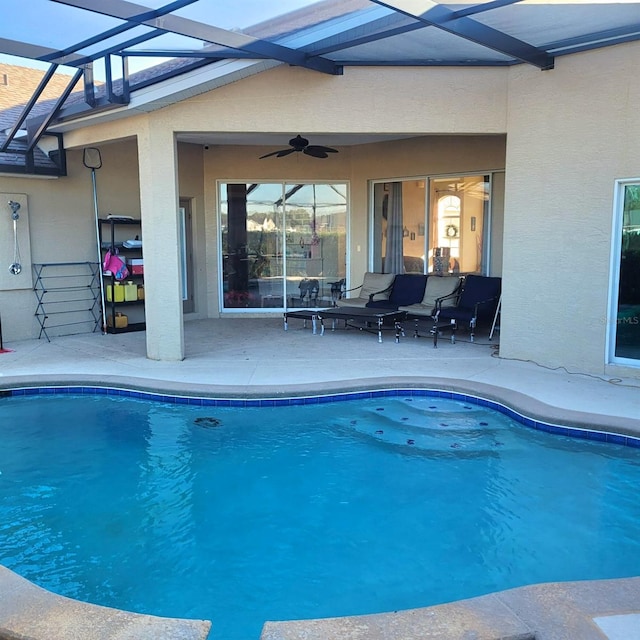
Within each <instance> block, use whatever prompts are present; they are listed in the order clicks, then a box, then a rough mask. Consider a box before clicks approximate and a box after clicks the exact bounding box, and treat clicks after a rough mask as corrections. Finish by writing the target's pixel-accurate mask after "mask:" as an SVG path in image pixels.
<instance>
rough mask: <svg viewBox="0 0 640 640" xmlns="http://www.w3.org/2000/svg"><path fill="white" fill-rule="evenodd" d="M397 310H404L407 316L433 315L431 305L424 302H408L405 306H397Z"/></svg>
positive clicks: (429, 316) (428, 316)
mask: <svg viewBox="0 0 640 640" xmlns="http://www.w3.org/2000/svg"><path fill="white" fill-rule="evenodd" d="M398 311H406V312H407V314H408V316H407V317H411V316H412V315H413V316H425V317H427V318H431V317H432V316H433V307H431V306H427V305H426V304H409V305H407V306H401V307H398Z"/></svg>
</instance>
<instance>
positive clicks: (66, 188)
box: [0, 140, 140, 341]
mask: <svg viewBox="0 0 640 640" xmlns="http://www.w3.org/2000/svg"><path fill="white" fill-rule="evenodd" d="M100 150H101V155H102V168H101V169H98V170H97V171H96V184H97V192H98V208H99V211H100V215H101V216H106V215H107V214H109V213H119V214H124V215H131V216H139V215H140V196H139V192H138V158H137V151H136V143H135V140H127V141H122V142H119V143H118V144H105V145H100ZM67 161H68V176H67V177H65V178H58V179H55V180H44V179H34V178H21V177H17V178H16V177H8V176H0V192H12V193H21V194H24V197H25V198H26V199H27V201H28V212H29V233H30V238H29V240H30V248H31V252H30V253H31V261H32V262H35V263H43V262H83V261H97V243H96V232H95V214H94V208H93V188H92V181H91V171H90V170H89V169H87V168H86V167H85V166H84V165H83V164H82V151H81V150H72V151H70V152H69V153H68V158H67ZM19 224H20V223H19ZM25 253H26V252H25ZM12 256H13V254H12V253H11V256H7V258H5V260H4V262H6V263H7V264H6V265H5V264H1V265H0V268H1V269H2V270H3V271H4V270H5V269H8V267H9V264H10V263H11V262H12V260H13V257H12ZM24 257H25V260H23V270H24V271H25V272H26V274H28V275H26V276H25V277H26V278H28V280H29V281H28V284H27V286H28V287H29V288H25V289H20V290H15V291H8V290H0V313H1V314H2V330H3V336H4V339H5V341H6V340H23V339H28V338H34V337H37V336H38V333H39V324H38V323H37V321H36V318H35V316H34V313H35V311H36V305H37V300H36V297H35V294H34V292H33V290H32V289H31V287H32V286H33V272H32V265H31V264H30V263H28V262H27V261H26V255H25V256H24ZM7 259H8V261H7ZM55 334H56V332H55V331H52V332H51V335H55Z"/></svg>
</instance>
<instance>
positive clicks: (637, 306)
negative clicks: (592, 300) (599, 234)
mask: <svg viewBox="0 0 640 640" xmlns="http://www.w3.org/2000/svg"><path fill="white" fill-rule="evenodd" d="M617 203H618V204H617V208H618V211H617V212H616V213H617V220H618V227H617V231H616V235H617V258H616V263H615V267H616V268H617V276H618V287H617V296H616V300H615V303H614V313H613V317H614V318H615V322H614V323H612V327H611V330H612V335H613V340H612V344H613V354H612V355H613V360H614V361H620V362H625V361H633V362H630V364H635V365H637V364H638V361H640V181H631V182H620V183H618V190H617Z"/></svg>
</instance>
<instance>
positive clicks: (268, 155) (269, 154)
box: [258, 149, 285, 160]
mask: <svg viewBox="0 0 640 640" xmlns="http://www.w3.org/2000/svg"><path fill="white" fill-rule="evenodd" d="M282 151H285V149H283V150H281V151H272V152H271V153H267V154H266V155H264V156H260V157H259V158H258V160H262V158H269V157H270V156H277V155H278V154H279V153H282Z"/></svg>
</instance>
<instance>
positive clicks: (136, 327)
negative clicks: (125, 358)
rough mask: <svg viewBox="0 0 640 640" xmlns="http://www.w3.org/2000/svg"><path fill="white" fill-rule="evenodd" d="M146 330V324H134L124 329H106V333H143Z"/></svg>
mask: <svg viewBox="0 0 640 640" xmlns="http://www.w3.org/2000/svg"><path fill="white" fill-rule="evenodd" d="M146 328H147V325H146V323H144V322H134V323H132V324H128V325H127V326H126V327H107V333H129V332H130V331H144V330H145V329H146Z"/></svg>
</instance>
